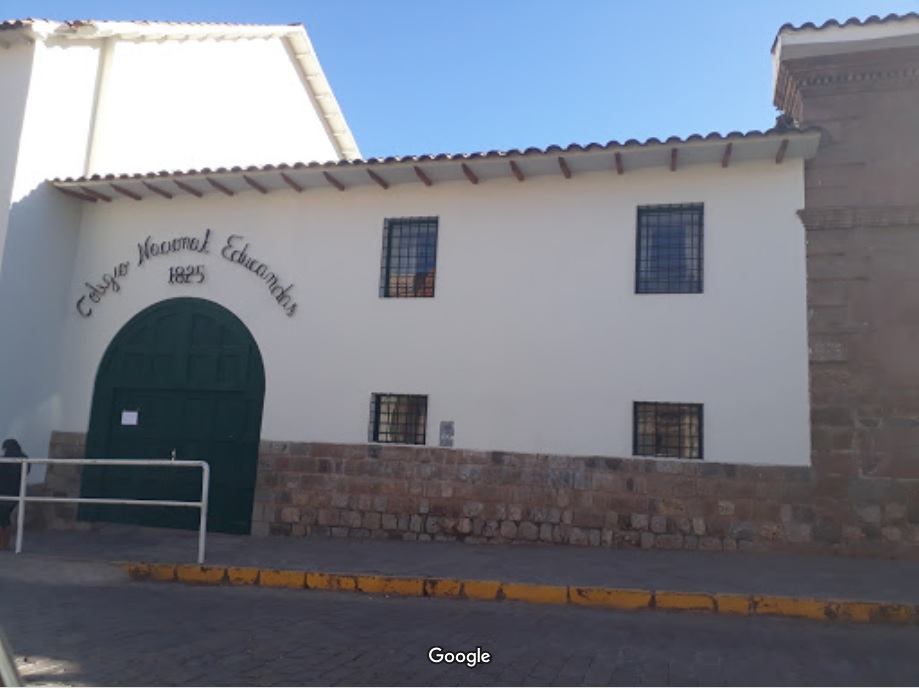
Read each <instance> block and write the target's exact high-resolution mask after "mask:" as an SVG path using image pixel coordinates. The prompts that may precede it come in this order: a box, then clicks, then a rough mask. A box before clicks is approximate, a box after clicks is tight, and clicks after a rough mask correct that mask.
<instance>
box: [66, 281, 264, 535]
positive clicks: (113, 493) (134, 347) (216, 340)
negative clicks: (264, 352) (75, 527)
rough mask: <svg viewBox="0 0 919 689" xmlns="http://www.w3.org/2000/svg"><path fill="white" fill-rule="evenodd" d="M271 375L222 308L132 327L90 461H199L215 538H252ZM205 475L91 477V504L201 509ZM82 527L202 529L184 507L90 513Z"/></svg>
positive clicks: (169, 472) (123, 335) (169, 312)
mask: <svg viewBox="0 0 919 689" xmlns="http://www.w3.org/2000/svg"><path fill="white" fill-rule="evenodd" d="M264 396H265V371H264V367H263V365H262V357H261V354H260V353H259V350H258V346H257V345H256V343H255V340H254V339H253V338H252V335H251V334H250V333H249V330H248V329H247V328H246V326H245V325H244V324H243V323H242V321H240V320H239V319H238V318H237V317H236V316H234V315H233V314H232V313H230V312H229V311H227V310H226V309H225V308H223V307H222V306H219V305H217V304H215V303H213V302H209V301H205V300H203V299H190V298H181V299H169V300H167V301H163V302H160V303H158V304H155V305H153V306H151V307H149V308H147V309H145V310H144V311H142V312H140V313H139V314H137V315H136V316H135V317H134V318H132V319H131V320H130V321H129V322H128V323H127V324H126V325H125V326H124V327H123V328H122V329H121V330H120V331H119V332H118V334H117V335H116V336H115V338H114V339H113V340H112V342H111V344H110V345H109V347H108V350H106V352H105V356H104V357H103V358H102V362H101V364H100V365H99V371H98V373H97V374H96V387H95V391H94V393H93V403H92V412H91V415H90V422H89V433H88V434H87V439H86V456H87V457H98V458H110V459H111V458H119V459H120V458H127V459H169V458H170V457H171V456H172V452H173V450H174V451H175V453H176V458H177V459H199V460H204V461H207V462H208V463H209V464H210V467H211V485H210V507H209V509H208V530H210V531H221V532H224V533H249V531H250V526H251V517H252V502H253V498H254V494H255V476H256V467H257V464H258V444H259V434H260V431H261V425H262V404H263V401H264ZM200 486H201V471H200V469H187V468H178V467H176V468H171V467H167V468H165V469H163V468H153V467H149V468H147V467H137V468H135V467H101V466H100V467H89V466H87V467H85V468H84V472H83V481H82V491H81V493H82V495H83V496H84V497H114V498H138V499H166V500H197V499H198V497H199V495H200ZM79 514H80V519H84V520H89V521H114V522H122V523H129V524H144V525H148V526H165V527H173V528H187V529H193V528H197V527H198V511H197V510H196V509H190V508H184V507H136V506H111V505H81V507H80V513H79Z"/></svg>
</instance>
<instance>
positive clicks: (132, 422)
mask: <svg viewBox="0 0 919 689" xmlns="http://www.w3.org/2000/svg"><path fill="white" fill-rule="evenodd" d="M121 425H122V426H136V425H137V412H136V411H123V412H121Z"/></svg>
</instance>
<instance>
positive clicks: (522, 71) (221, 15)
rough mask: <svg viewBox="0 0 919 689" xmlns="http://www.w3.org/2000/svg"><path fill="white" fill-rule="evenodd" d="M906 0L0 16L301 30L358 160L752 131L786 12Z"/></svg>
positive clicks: (525, 2) (23, 7) (383, 4)
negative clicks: (357, 151) (298, 24)
mask: <svg viewBox="0 0 919 689" xmlns="http://www.w3.org/2000/svg"><path fill="white" fill-rule="evenodd" d="M916 10H919V2H917V1H916V0H912V1H910V2H907V1H904V0H832V1H829V0H808V1H807V2H802V1H801V0H696V1H695V2H690V1H687V0H679V1H678V0H630V1H626V0H555V1H553V2H549V1H544V0H250V1H248V2H233V1H227V0H224V1H216V0H157V2H138V1H135V0H0V18H3V19H9V18H25V17H37V18H43V19H61V20H64V19H110V20H111V19H121V20H125V19H149V20H166V21H217V22H245V23H265V24H287V23H292V22H302V23H303V24H305V25H306V29H307V31H308V32H309V35H310V38H311V39H312V41H313V44H314V46H315V47H316V51H317V53H318V54H319V59H320V61H321V62H322V65H323V69H324V70H325V72H326V76H327V77H328V79H329V82H330V83H331V85H332V89H333V90H334V91H335V94H336V96H337V98H338V101H339V103H340V105H341V107H342V109H343V111H344V113H345V117H346V119H347V120H348V123H349V125H350V126H351V129H352V131H353V133H354V136H355V138H356V139H357V143H358V146H360V148H361V152H362V154H363V155H364V156H365V157H372V156H386V155H405V154H421V153H461V152H472V151H482V150H491V149H499V150H507V149H510V148H525V147H529V146H539V147H544V146H548V145H550V144H561V145H567V144H569V143H582V144H586V143H590V142H592V141H599V142H606V141H609V140H614V139H615V140H619V141H625V140H626V139H630V138H636V139H645V138H648V137H651V136H657V137H659V138H665V137H667V136H671V135H677V136H688V135H689V134H692V133H703V134H707V133H708V132H711V131H719V132H722V133H726V132H729V131H733V130H741V131H747V130H751V129H766V128H768V127H770V126H771V125H772V124H773V122H774V121H775V115H776V113H775V109H774V108H773V106H772V93H771V61H770V54H769V50H770V48H771V46H772V41H773V39H774V38H775V34H776V32H777V31H778V29H779V27H780V26H782V24H784V23H785V22H791V23H793V24H796V25H797V24H801V23H803V22H806V21H812V22H815V23H817V24H819V23H822V22H823V21H825V20H827V19H831V18H836V19H839V20H845V19H848V18H849V17H852V16H856V17H860V18H866V17H868V16H870V15H872V14H880V15H881V16H883V15H886V14H888V13H891V12H893V13H899V14H904V13H907V12H910V11H916Z"/></svg>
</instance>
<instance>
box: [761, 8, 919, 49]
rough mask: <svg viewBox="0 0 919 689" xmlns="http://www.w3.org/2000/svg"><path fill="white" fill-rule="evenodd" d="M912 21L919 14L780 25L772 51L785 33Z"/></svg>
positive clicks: (918, 16) (873, 15)
mask: <svg viewBox="0 0 919 689" xmlns="http://www.w3.org/2000/svg"><path fill="white" fill-rule="evenodd" d="M912 19H919V13H917V12H908V13H906V14H888V15H886V16H884V17H880V16H878V15H876V14H872V15H871V16H870V17H868V18H867V19H859V18H858V17H849V18H848V19H846V20H845V21H844V22H840V21H838V20H836V19H828V20H827V21H825V22H823V24H821V25H820V26H817V25H816V24H814V23H813V22H805V23H804V24H801V25H799V26H795V25H794V24H791V23H786V24H782V26H781V28H779V30H778V31H777V32H776V34H775V40H774V41H772V50H773V51H774V50H775V46H776V44H777V43H778V42H779V36H781V35H782V34H783V33H786V32H791V33H794V32H797V31H823V30H824V29H831V28H844V27H847V26H872V25H880V24H896V23H897V22H905V21H910V20H912Z"/></svg>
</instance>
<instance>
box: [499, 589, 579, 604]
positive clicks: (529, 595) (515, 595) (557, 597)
mask: <svg viewBox="0 0 919 689" xmlns="http://www.w3.org/2000/svg"><path fill="white" fill-rule="evenodd" d="M498 598H499V599H501V598H503V599H504V600H519V601H523V602H524V603H550V604H554V605H561V604H564V603H567V602H568V587H567V586H547V585H544V584H502V585H501V588H500V590H499V593H498Z"/></svg>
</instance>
